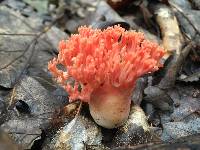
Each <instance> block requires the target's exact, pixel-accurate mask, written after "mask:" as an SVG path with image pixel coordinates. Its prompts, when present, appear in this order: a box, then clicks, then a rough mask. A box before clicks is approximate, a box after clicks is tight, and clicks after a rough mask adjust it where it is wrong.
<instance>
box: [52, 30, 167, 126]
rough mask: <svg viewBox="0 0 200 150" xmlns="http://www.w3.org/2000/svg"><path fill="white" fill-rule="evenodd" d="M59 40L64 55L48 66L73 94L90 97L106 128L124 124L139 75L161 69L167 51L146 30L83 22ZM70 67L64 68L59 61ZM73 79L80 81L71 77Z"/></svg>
mask: <svg viewBox="0 0 200 150" xmlns="http://www.w3.org/2000/svg"><path fill="white" fill-rule="evenodd" d="M78 31H79V34H74V35H72V36H71V37H70V38H69V39H68V40H66V41H61V42H60V44H59V55H58V58H54V59H53V60H52V61H50V62H49V65H48V68H49V70H50V71H51V72H52V74H53V76H54V77H55V78H56V79H57V81H58V82H59V83H60V84H61V85H62V86H63V87H64V89H65V90H66V91H67V92H68V93H69V95H70V97H69V98H70V101H73V100H77V99H80V100H82V101H84V102H88V104H89V108H90V113H91V115H92V117H93V118H94V120H95V122H96V123H97V124H99V125H101V126H103V127H106V128H115V127H117V126H119V125H121V124H122V123H123V122H124V121H125V120H126V119H127V118H128V115H129V111H130V103H131V100H130V96H131V93H132V91H133V90H134V87H135V83H136V80H137V79H138V78H139V77H140V76H142V75H144V74H146V73H149V72H154V71H156V70H158V67H159V66H161V64H160V63H159V60H160V59H161V58H162V56H163V55H164V50H163V49H162V48H161V47H159V46H158V44H156V43H153V42H150V41H148V40H145V39H144V35H143V33H140V32H135V31H125V29H123V28H122V27H120V26H114V27H108V28H107V29H105V30H103V31H102V30H100V29H92V28H90V27H80V28H79V30H78ZM59 64H61V65H62V66H64V67H65V69H66V71H64V70H59V69H58V67H57V66H58V65H59ZM70 78H73V80H74V83H73V84H72V82H68V80H69V79H70Z"/></svg>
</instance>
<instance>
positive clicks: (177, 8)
mask: <svg viewBox="0 0 200 150" xmlns="http://www.w3.org/2000/svg"><path fill="white" fill-rule="evenodd" d="M169 4H170V6H172V7H174V8H175V9H176V10H178V11H179V12H180V13H181V14H182V15H183V16H184V17H185V19H186V20H187V21H188V22H189V23H190V24H191V26H192V27H193V28H194V30H195V31H196V32H197V33H198V34H200V32H199V30H198V29H197V28H196V27H195V26H194V25H193V23H192V22H191V21H190V19H189V18H188V17H187V16H186V15H185V13H184V12H183V10H182V9H181V8H179V7H177V6H176V5H175V4H174V3H173V2H171V1H169Z"/></svg>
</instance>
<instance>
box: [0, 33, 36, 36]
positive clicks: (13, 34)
mask: <svg viewBox="0 0 200 150" xmlns="http://www.w3.org/2000/svg"><path fill="white" fill-rule="evenodd" d="M0 35H8V36H37V33H0Z"/></svg>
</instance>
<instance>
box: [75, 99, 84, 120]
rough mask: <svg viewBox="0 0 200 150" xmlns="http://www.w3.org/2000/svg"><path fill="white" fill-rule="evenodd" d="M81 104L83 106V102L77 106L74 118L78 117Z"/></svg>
mask: <svg viewBox="0 0 200 150" xmlns="http://www.w3.org/2000/svg"><path fill="white" fill-rule="evenodd" d="M82 104H83V102H82V101H81V102H80V104H79V107H78V110H77V113H76V115H75V118H76V117H78V115H79V114H80V111H81V108H82Z"/></svg>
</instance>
